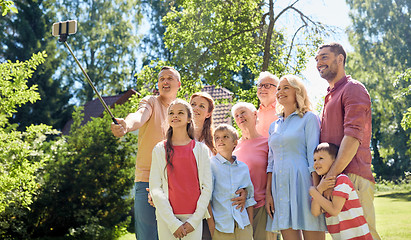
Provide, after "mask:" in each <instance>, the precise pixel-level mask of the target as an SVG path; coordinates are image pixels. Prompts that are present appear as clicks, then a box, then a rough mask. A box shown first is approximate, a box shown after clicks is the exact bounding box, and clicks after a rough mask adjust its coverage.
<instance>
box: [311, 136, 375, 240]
mask: <svg viewBox="0 0 411 240" xmlns="http://www.w3.org/2000/svg"><path fill="white" fill-rule="evenodd" d="M337 153H338V147H337V146H336V145H334V144H332V143H321V144H319V145H318V146H317V148H316V149H315V150H314V169H315V171H316V172H317V174H318V175H320V176H323V175H326V174H327V172H328V171H329V170H330V167H331V165H332V164H333V162H334V160H335V158H336V157H337ZM334 185H335V186H334ZM330 187H334V191H333V194H332V195H333V198H332V201H330V200H328V199H326V198H325V197H323V195H322V194H323V192H324V191H325V190H327V189H328V188H330ZM310 195H311V197H312V198H313V199H312V202H311V213H312V214H313V215H314V216H318V215H319V214H320V213H321V208H322V209H324V210H325V211H326V213H325V219H326V223H327V228H328V232H329V233H330V234H331V236H332V238H333V239H334V240H337V239H341V240H346V239H356V240H360V239H364V240H372V236H371V233H370V230H369V228H368V224H367V221H366V220H365V218H364V213H363V209H362V207H361V203H360V200H359V198H358V195H357V192H356V191H355V189H354V186H353V184H352V182H351V180H350V179H349V178H348V176H347V175H345V174H340V175H338V176H337V177H336V178H335V179H334V178H322V179H321V182H320V184H318V186H317V187H311V188H310Z"/></svg>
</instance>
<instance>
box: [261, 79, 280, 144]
mask: <svg viewBox="0 0 411 240" xmlns="http://www.w3.org/2000/svg"><path fill="white" fill-rule="evenodd" d="M278 81H279V79H278V77H277V76H275V75H273V74H271V73H269V72H261V73H260V76H258V81H257V97H258V99H259V100H260V107H259V109H258V111H257V118H258V121H257V132H258V133H259V134H260V135H262V136H264V137H266V138H268V129H269V128H270V125H271V123H272V122H274V121H275V120H277V119H278V117H277V114H276V112H275V104H276V93H277V85H278Z"/></svg>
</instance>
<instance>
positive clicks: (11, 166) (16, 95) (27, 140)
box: [0, 52, 57, 239]
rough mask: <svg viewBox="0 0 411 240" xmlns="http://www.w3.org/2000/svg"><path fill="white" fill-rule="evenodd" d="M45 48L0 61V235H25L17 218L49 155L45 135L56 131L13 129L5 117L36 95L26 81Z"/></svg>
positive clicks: (43, 127)
mask: <svg viewBox="0 0 411 240" xmlns="http://www.w3.org/2000/svg"><path fill="white" fill-rule="evenodd" d="M45 57H46V54H45V52H40V53H37V54H34V55H33V56H32V57H31V59H29V60H27V61H24V62H20V61H16V62H15V63H13V62H11V61H7V62H5V63H2V64H0V238H2V239H9V238H14V237H13V234H11V232H13V231H18V232H20V233H21V236H22V237H27V234H26V232H25V229H26V225H25V224H24V223H23V222H21V221H19V220H17V219H18V218H20V217H23V216H25V214H26V212H27V210H28V209H29V208H30V206H31V204H32V203H33V201H34V198H35V195H36V194H37V193H38V189H39V184H38V180H39V171H40V170H41V168H42V167H44V166H45V165H46V163H47V162H48V161H49V160H50V159H51V157H52V156H51V155H50V154H49V153H47V152H44V151H43V150H42V148H43V146H44V143H45V140H46V137H47V135H53V134H57V131H55V130H52V129H51V127H49V126H46V125H43V124H42V125H38V126H30V127H28V128H27V129H26V131H24V132H21V131H17V130H16V126H15V125H9V124H8V120H9V118H10V117H11V116H12V115H13V113H14V112H16V108H17V107H18V106H21V105H22V104H25V103H27V102H35V101H36V100H38V99H39V94H38V93H37V92H36V86H32V87H28V86H27V81H28V78H30V77H31V76H32V75H33V72H34V70H35V69H36V68H37V67H38V65H40V64H41V63H43V62H44V61H45Z"/></svg>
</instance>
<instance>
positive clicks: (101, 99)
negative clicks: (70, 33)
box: [59, 34, 118, 124]
mask: <svg viewBox="0 0 411 240" xmlns="http://www.w3.org/2000/svg"><path fill="white" fill-rule="evenodd" d="M64 35H65V36H64ZM66 40H67V35H66V34H63V35H60V39H59V41H60V42H64V45H66V47H67V49H68V50H69V51H70V53H71V55H72V56H73V58H74V60H76V63H77V64H78V66H79V67H80V69H81V71H82V72H83V74H84V76H86V79H87V82H88V83H89V84H90V86H91V88H93V90H94V92H95V93H96V94H97V97H98V99H99V100H100V102H101V104H103V107H104V108H105V109H106V111H107V112H108V114H110V116H111V119H113V122H114V123H115V124H118V122H117V120H116V119H115V118H114V115H113V113H112V112H111V111H110V109H109V108H108V106H107V104H106V102H105V101H104V100H103V98H102V97H101V95H100V93H98V91H97V89H96V87H94V85H93V83H92V82H91V79H90V77H89V76H88V74H87V73H86V71H84V69H83V67H82V66H81V64H80V62H79V61H78V60H77V58H76V56H74V53H73V51H72V50H71V48H70V46H69V45H68V44H67V42H66Z"/></svg>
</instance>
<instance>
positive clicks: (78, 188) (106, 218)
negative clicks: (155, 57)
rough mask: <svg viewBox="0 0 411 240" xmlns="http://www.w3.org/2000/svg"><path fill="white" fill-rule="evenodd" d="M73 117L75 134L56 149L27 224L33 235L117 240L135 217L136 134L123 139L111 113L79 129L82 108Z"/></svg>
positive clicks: (125, 108)
mask: <svg viewBox="0 0 411 240" xmlns="http://www.w3.org/2000/svg"><path fill="white" fill-rule="evenodd" d="M131 104H132V103H127V104H125V105H123V106H118V108H117V107H116V111H115V113H116V114H120V112H125V111H132V109H131V108H132V106H131ZM133 104H134V103H133ZM73 119H74V123H73V125H72V127H71V130H70V135H69V136H67V137H65V138H64V139H60V140H58V141H60V144H54V146H55V148H54V149H51V151H52V152H53V159H52V161H50V163H49V164H48V165H47V166H46V167H45V170H44V178H43V181H44V184H43V185H42V187H41V190H40V193H39V194H38V197H37V199H36V200H35V201H34V203H33V204H32V205H31V208H32V211H31V213H30V214H29V217H28V219H27V220H26V221H27V222H26V223H27V224H28V225H29V228H30V231H29V232H30V235H31V237H44V236H60V237H62V236H70V237H73V238H75V239H114V238H116V237H119V236H118V235H119V234H120V230H124V228H125V227H126V226H127V224H128V223H129V222H130V219H131V218H130V217H128V216H129V212H130V209H131V206H132V197H131V196H130V193H131V192H130V191H131V189H132V185H133V180H134V163H135V158H134V153H135V152H136V139H137V136H135V135H133V134H128V135H127V136H126V138H125V139H124V140H123V141H119V140H118V139H117V138H116V137H114V136H113V135H112V134H111V131H110V123H111V119H110V117H109V116H108V115H105V116H104V117H103V118H95V119H93V120H92V121H89V122H88V123H87V124H85V125H83V126H80V124H81V122H82V120H83V113H82V108H78V109H77V110H76V111H75V112H74V113H73ZM61 140H63V141H61Z"/></svg>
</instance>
